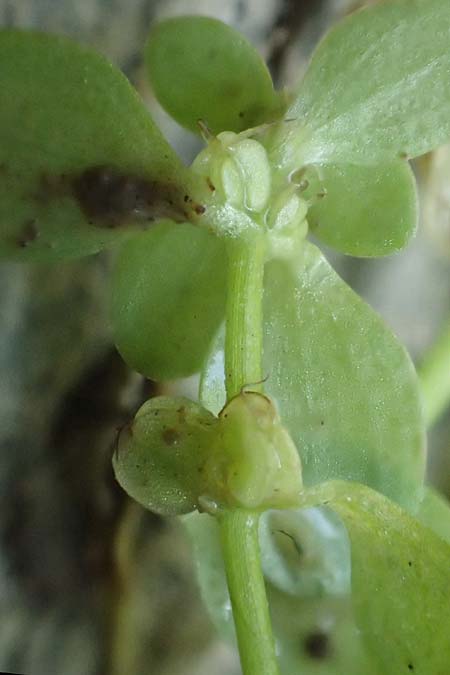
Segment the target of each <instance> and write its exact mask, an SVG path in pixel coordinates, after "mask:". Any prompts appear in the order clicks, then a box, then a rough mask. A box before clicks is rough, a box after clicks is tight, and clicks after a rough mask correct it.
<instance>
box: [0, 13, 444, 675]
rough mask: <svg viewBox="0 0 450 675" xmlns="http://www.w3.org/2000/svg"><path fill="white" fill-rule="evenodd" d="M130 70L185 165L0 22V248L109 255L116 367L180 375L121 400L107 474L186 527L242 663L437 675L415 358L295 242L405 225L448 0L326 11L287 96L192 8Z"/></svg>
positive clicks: (95, 81)
mask: <svg viewBox="0 0 450 675" xmlns="http://www.w3.org/2000/svg"><path fill="white" fill-rule="evenodd" d="M145 57H146V67H147V70H148V74H149V78H150V81H151V84H152V86H153V89H154V91H155V93H156V96H157V97H158V99H159V101H160V103H161V104H162V105H163V106H164V107H165V108H166V110H167V111H168V112H169V113H170V114H171V115H172V117H174V118H175V120H177V121H178V122H179V123H180V124H181V125H183V126H185V127H186V128H188V129H190V130H192V131H194V132H199V133H201V134H202V135H203V137H204V139H205V147H204V149H203V150H202V151H201V152H200V154H199V155H198V157H197V158H196V159H195V161H194V162H193V164H192V166H191V167H189V168H187V167H185V166H184V165H182V163H181V162H180V160H179V159H178V158H177V156H176V155H175V153H174V152H173V151H172V150H171V148H170V147H169V145H168V144H167V143H166V141H165V140H164V138H163V137H162V135H161V134H160V132H159V131H158V129H157V128H156V126H155V125H154V123H153V122H152V120H151V118H150V116H149V114H148V112H147V110H146V109H145V108H144V106H143V104H142V103H141V101H140V100H139V98H138V96H137V94H136V93H135V92H134V90H133V89H132V88H131V87H130V85H129V84H128V82H127V80H126V79H125V78H124V77H123V76H122V75H121V74H120V73H119V72H118V71H117V70H116V69H115V68H113V67H112V66H111V65H110V64H109V63H107V62H106V61H105V60H104V59H103V58H102V57H101V56H99V55H98V54H96V53H94V52H92V51H91V50H89V49H86V48H84V47H81V46H78V45H76V44H74V43H72V42H71V41H69V40H67V39H64V38H59V37H54V36H49V35H43V34H39V33H30V32H22V31H17V30H7V31H3V32H1V34H0V84H1V91H2V99H1V106H0V119H1V122H2V123H1V126H0V128H1V132H0V134H1V143H0V174H1V181H0V223H1V234H0V254H1V256H2V257H3V258H9V259H12V260H21V261H29V262H32V261H37V262H39V261H47V262H48V261H59V260H63V259H70V258H75V257H79V256H84V255H89V254H93V253H96V252H97V251H100V250H101V249H103V248H105V247H107V246H110V245H113V244H114V245H116V246H117V247H120V251H119V252H118V255H117V258H116V262H115V270H114V274H113V280H112V323H113V329H114V336H115V341H116V344H117V347H118V349H119V351H120V353H121V354H122V356H123V358H124V359H125V360H126V362H127V363H128V364H129V365H130V366H131V367H132V368H134V369H135V370H137V371H138V372H140V373H142V374H144V375H145V376H147V377H150V378H153V379H156V380H165V379H173V378H178V377H183V376H187V375H190V374H193V373H197V372H200V371H201V373H202V376H201V387H200V396H199V402H195V401H191V400H188V399H185V398H181V397H180V398H170V397H157V398H153V399H151V400H149V401H147V402H146V403H145V404H144V405H143V406H142V408H141V409H140V410H139V411H138V413H137V414H136V417H135V418H134V420H133V421H132V422H130V424H129V425H128V426H127V427H125V428H124V429H123V430H122V432H121V433H120V435H119V438H118V441H117V447H116V449H115V453H114V460H113V461H114V469H115V473H116V477H117V479H118V481H119V482H120V483H121V485H122V486H123V487H124V488H125V490H127V492H128V493H129V494H130V495H131V496H132V497H134V498H135V499H136V500H137V501H138V502H140V503H141V504H143V505H144V506H145V507H147V508H149V509H151V510H153V511H156V512H157V513H160V514H163V515H167V516H174V515H183V514H190V515H183V517H184V520H185V523H186V527H187V528H188V530H189V532H190V534H191V536H192V539H193V543H194V548H195V551H196V555H197V557H198V566H199V577H200V583H201V586H202V590H203V594H204V597H205V601H206V603H207V604H208V605H209V608H210V610H211V613H212V615H213V617H214V618H215V620H216V623H217V624H218V626H219V627H220V628H221V630H223V632H224V633H225V634H228V635H229V636H230V638H231V639H235V638H236V639H237V643H238V646H239V651H240V656H241V663H242V669H243V672H244V674H245V675H275V674H277V673H281V672H282V673H288V674H291V673H299V674H305V675H307V674H309V673H321V674H326V673H330V674H331V673H335V674H341V673H346V674H351V673H355V674H356V673H357V674H358V675H361V674H364V675H371V674H373V675H376V674H383V675H401V674H402V673H405V674H406V675H407V674H408V673H414V674H415V675H444V674H445V673H448V672H449V665H448V664H449V662H450V637H449V636H450V608H449V604H448V601H447V598H448V589H449V588H450V535H449V522H450V511H449V510H448V507H447V505H446V504H445V502H444V501H443V500H442V499H441V498H440V497H439V496H438V495H437V494H435V493H434V492H432V491H431V490H430V489H428V488H425V487H424V469H425V437H424V422H423V417H422V404H421V400H420V395H419V387H418V382H417V377H416V374H415V371H414V367H413V365H412V363H411V361H410V359H409V357H408V355H407V354H406V352H405V350H404V349H403V347H402V346H401V345H400V344H399V343H398V341H397V340H396V338H395V337H394V336H393V335H392V334H391V333H390V331H389V330H388V329H387V327H386V326H385V325H384V324H383V322H382V321H381V320H380V319H379V318H378V316H377V315H376V314H375V313H374V312H373V311H372V310H371V309H370V307H368V306H367V305H366V304H365V303H364V302H363V301H362V300H361V299H360V298H359V297H358V296H357V295H355V293H353V291H352V290H351V289H350V288H349V287H348V286H347V285H346V284H345V283H344V282H343V281H342V280H341V279H340V278H339V277H338V276H337V274H336V273H335V272H334V270H333V269H332V267H331V266H330V265H329V264H328V262H327V261H326V259H325V257H324V255H323V254H322V253H321V251H320V250H319V248H317V247H316V245H314V244H313V243H311V242H310V240H309V239H308V238H307V235H308V232H311V233H312V234H313V235H314V237H315V238H316V239H317V240H318V241H319V242H324V243H325V244H327V245H328V246H331V247H333V248H335V249H337V250H338V251H341V252H343V253H345V254H350V255H355V256H380V255H387V254H390V253H394V252H396V251H399V250H400V249H401V248H402V247H403V246H404V245H405V244H406V243H407V241H408V239H409V238H410V237H411V235H412V234H413V233H414V231H415V228H416V223H417V212H418V205H417V195H416V185H415V179H414V175H413V173H412V171H411V169H410V167H409V164H408V160H409V159H412V158H414V157H416V156H419V155H422V154H424V153H426V152H428V151H430V150H432V149H434V148H436V147H437V146H439V145H440V144H442V143H444V142H446V141H448V140H449V139H450V5H449V4H448V3H447V2H445V0H385V1H384V2H381V3H379V4H377V5H373V6H371V7H370V8H367V9H364V10H361V11H359V12H357V13H355V14H353V15H351V16H349V17H347V18H346V19H345V20H344V21H342V22H341V23H340V24H339V25H337V26H336V27H335V28H334V29H333V30H332V31H331V32H330V33H329V34H328V35H327V36H326V37H325V38H324V40H323V41H322V42H321V43H320V44H319V46H318V48H317V49H316V51H315V53H314V55H313V57H312V60H311V63H310V65H309V68H308V70H307V72H306V74H305V76H304V78H303V80H302V81H301V83H300V84H299V86H298V88H297V89H296V90H295V91H290V92H284V91H283V92H276V91H275V90H274V88H273V85H272V81H271V79H270V76H269V73H268V70H267V68H266V66H265V65H264V63H263V62H262V61H261V59H260V57H259V55H258V54H257V53H256V51H255V50H254V49H253V48H252V46H251V45H249V44H248V43H247V41H246V40H244V39H243V37H242V36H241V35H239V34H238V33H236V32H235V31H233V30H231V29H230V28H229V27H227V26H225V25H223V24H221V23H220V22H218V21H216V20H213V19H209V18H198V17H197V18H193V17H183V18H176V19H170V20H167V21H164V22H162V23H160V24H158V25H157V26H156V27H155V28H154V29H153V30H152V32H151V35H150V38H149V41H148V44H147V47H146V54H145ZM225 579H226V583H225ZM231 607H232V612H233V619H232V617H231V612H230V608H231ZM272 624H273V626H272ZM273 635H274V637H273Z"/></svg>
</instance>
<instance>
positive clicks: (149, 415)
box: [113, 396, 217, 516]
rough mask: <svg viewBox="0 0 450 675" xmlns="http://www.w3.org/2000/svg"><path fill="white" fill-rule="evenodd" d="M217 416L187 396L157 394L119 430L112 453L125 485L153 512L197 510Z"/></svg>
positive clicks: (120, 477) (114, 464)
mask: <svg viewBox="0 0 450 675" xmlns="http://www.w3.org/2000/svg"><path fill="white" fill-rule="evenodd" d="M216 425H217V419H216V418H215V417H214V416H213V415H211V413H209V412H208V411H207V410H205V409H204V408H202V407H201V406H199V405H198V404H197V403H194V402H193V401H190V400H189V399H187V398H183V397H178V398H169V397H167V396H156V397H155V398H152V399H150V400H149V401H147V402H146V403H144V405H143V406H141V408H140V409H139V410H138V412H137V413H136V416H135V418H134V420H133V421H132V423H131V424H128V425H126V426H125V427H124V428H123V429H122V430H121V432H120V434H119V437H118V439H117V445H116V449H115V452H114V456H113V466H114V473H115V476H116V479H117V481H118V482H119V483H120V485H121V486H122V487H123V489H124V490H125V491H126V492H127V493H128V494H129V495H130V497H132V498H133V499H135V500H136V501H137V502H139V504H141V505H142V506H144V507H145V508H146V509H149V510H150V511H154V512H156V513H159V514H161V515H165V516H174V515H179V514H182V513H188V512H189V511H194V509H196V508H197V507H198V504H199V501H198V498H199V496H200V495H201V494H203V492H204V490H203V476H202V469H203V466H204V464H205V462H206V460H207V458H208V451H209V447H210V444H211V439H212V437H213V435H214V431H215V427H216Z"/></svg>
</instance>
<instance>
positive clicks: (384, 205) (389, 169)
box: [302, 160, 418, 256]
mask: <svg viewBox="0 0 450 675" xmlns="http://www.w3.org/2000/svg"><path fill="white" fill-rule="evenodd" d="M304 179H306V180H307V181H308V182H309V186H308V188H307V189H306V190H305V192H304V193H303V194H302V196H304V197H305V199H309V200H311V203H312V206H311V207H310V208H309V210H308V216H307V218H308V224H309V227H310V230H311V232H312V233H313V234H314V235H315V236H316V237H317V238H318V239H320V240H321V241H323V242H324V243H325V244H327V245H328V246H332V247H333V248H335V249H337V250H338V251H341V252H342V253H347V254H349V255H355V256H381V255H388V254H390V253H394V252H396V251H400V250H401V249H402V248H403V247H404V246H405V244H406V243H407V242H408V240H409V238H410V237H411V236H412V235H413V234H414V233H415V230H416V226H417V218H418V204H417V194H416V182H415V178H414V175H413V173H412V171H411V169H410V167H409V165H408V164H407V163H406V162H404V161H402V160H398V161H396V162H394V163H392V164H390V165H387V166H373V167H372V166H371V167H369V166H355V165H353V164H333V165H324V166H318V167H311V168H310V169H309V170H308V171H306V172H305V174H304Z"/></svg>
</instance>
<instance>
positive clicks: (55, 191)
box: [0, 30, 186, 261]
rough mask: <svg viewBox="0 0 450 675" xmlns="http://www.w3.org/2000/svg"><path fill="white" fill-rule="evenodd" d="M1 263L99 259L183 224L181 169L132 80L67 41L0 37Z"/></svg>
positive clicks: (9, 33)
mask: <svg viewBox="0 0 450 675" xmlns="http://www.w3.org/2000/svg"><path fill="white" fill-rule="evenodd" d="M0 89H1V91H2V102H1V106H0V175H1V181H0V257H8V258H12V259H15V260H27V261H29V260H38V261H49V260H59V259H60V258H75V257H78V256H83V255H88V254H90V253H95V252H96V251H98V250H100V249H101V248H103V247H105V246H107V245H108V244H111V243H113V242H115V241H119V240H122V239H123V238H124V237H126V236H129V235H130V233H132V232H133V231H136V229H137V228H138V227H139V228H142V227H143V226H144V225H146V224H147V223H148V221H151V220H153V219H155V218H159V217H161V216H165V217H167V216H170V217H173V218H175V219H177V220H186V215H185V211H186V206H185V205H184V202H183V197H184V194H185V191H184V190H183V189H182V187H181V184H182V183H183V182H185V178H186V176H185V169H184V168H183V167H182V165H181V163H180V162H179V160H178V158H177V157H176V155H175V153H174V152H173V151H172V150H171V148H170V147H169V145H168V144H167V143H166V141H165V140H164V138H163V137H162V135H161V134H160V132H159V130H158V129H157V128H156V126H155V125H154V123H153V121H152V119H151V118H150V116H149V114H148V112H147V111H146V109H145V108H144V105H143V104H142V102H141V100H140V99H139V97H138V95H137V93H136V92H135V91H134V89H133V88H132V87H131V85H130V84H129V82H128V80H127V79H126V78H125V77H124V76H123V75H122V74H121V73H120V72H119V71H118V70H116V69H115V68H114V67H113V66H111V64H110V63H108V62H107V61H106V60H105V59H104V58H103V57H102V56H100V55H99V54H96V53H95V52H93V51H91V50H90V49H88V48H86V47H82V46H80V45H77V44H75V43H73V42H71V41H70V40H68V39H66V38H60V37H55V36H51V35H44V34H39V33H31V32H24V31H23V32H22V31H18V30H4V31H2V32H0Z"/></svg>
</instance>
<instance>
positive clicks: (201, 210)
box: [194, 204, 206, 216]
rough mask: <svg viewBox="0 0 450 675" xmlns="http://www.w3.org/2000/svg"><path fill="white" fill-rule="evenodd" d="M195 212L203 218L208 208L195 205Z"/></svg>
mask: <svg viewBox="0 0 450 675" xmlns="http://www.w3.org/2000/svg"><path fill="white" fill-rule="evenodd" d="M194 211H195V213H196V214H197V215H198V216H202V215H203V214H204V213H205V211H206V208H205V207H204V206H202V204H194Z"/></svg>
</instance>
